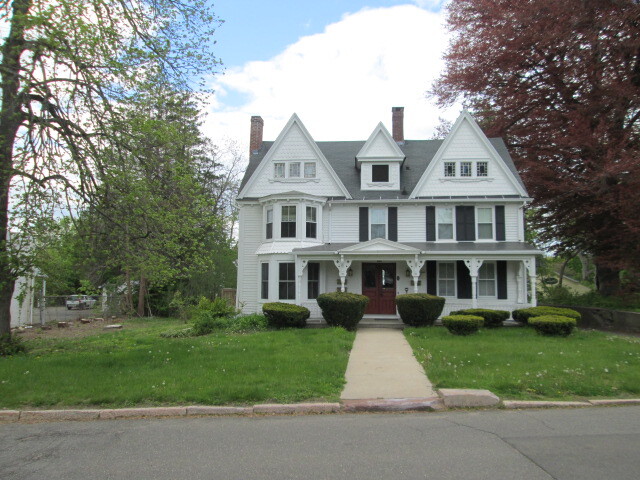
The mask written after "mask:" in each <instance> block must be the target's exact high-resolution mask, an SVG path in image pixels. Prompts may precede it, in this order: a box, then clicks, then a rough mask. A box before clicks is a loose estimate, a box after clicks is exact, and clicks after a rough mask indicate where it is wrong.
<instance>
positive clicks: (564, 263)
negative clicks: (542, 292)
mask: <svg viewBox="0 0 640 480" xmlns="http://www.w3.org/2000/svg"><path fill="white" fill-rule="evenodd" d="M576 255H577V254H575V253H574V254H572V255H570V256H569V257H567V258H566V259H565V261H564V262H562V266H561V267H560V271H559V272H558V286H559V287H561V286H562V281H563V280H564V271H565V270H566V269H567V265H569V262H570V261H571V260H573V257H575V256H576Z"/></svg>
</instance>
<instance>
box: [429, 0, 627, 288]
mask: <svg viewBox="0 0 640 480" xmlns="http://www.w3.org/2000/svg"><path fill="white" fill-rule="evenodd" d="M448 25H449V28H450V29H451V31H452V32H453V34H454V37H453V40H452V43H451V46H450V49H449V51H448V53H447V54H446V57H445V59H446V69H445V72H444V73H443V75H442V76H441V77H440V78H439V79H438V80H437V81H436V83H435V84H434V86H433V88H432V90H431V92H430V93H431V95H433V96H435V97H437V98H438V100H439V103H440V104H441V105H449V104H451V103H453V102H454V101H456V100H457V99H459V98H460V97H464V99H465V102H466V104H467V106H468V107H470V108H471V109H473V110H474V112H475V114H476V115H477V116H478V117H479V119H480V121H481V124H482V126H483V127H484V128H485V130H486V131H487V133H488V134H489V135H490V136H493V135H499V136H503V137H505V139H506V142H507V144H508V145H509V147H510V150H511V152H512V153H513V154H514V160H515V161H516V164H517V165H518V167H519V169H520V171H521V172H522V176H523V179H524V181H525V183H526V184H527V187H528V190H529V192H530V193H531V194H532V195H533V198H534V202H533V205H534V207H535V214H534V222H535V224H536V225H537V226H539V227H541V229H542V240H543V241H545V242H546V243H547V244H551V243H553V244H555V245H556V250H558V251H559V252H560V253H562V252H570V251H579V252H586V253H589V254H591V255H593V258H594V262H595V264H596V267H597V274H596V277H597V284H598V288H599V291H600V292H601V293H603V294H612V293H615V292H616V291H617V290H618V288H619V272H620V270H621V269H628V270H631V271H633V270H635V271H637V270H638V268H639V267H640V215H638V213H637V211H638V207H640V166H639V165H640V164H639V162H638V158H639V156H638V154H639V153H640V152H639V150H640V143H639V141H640V135H639V134H640V129H639V124H638V121H639V119H640V5H639V4H638V1H637V0H581V1H568V2H558V1H556V0H529V1H513V0H453V1H452V2H451V4H450V6H449V16H448ZM558 240H559V241H558Z"/></svg>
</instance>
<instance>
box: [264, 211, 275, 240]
mask: <svg viewBox="0 0 640 480" xmlns="http://www.w3.org/2000/svg"><path fill="white" fill-rule="evenodd" d="M269 213H271V221H269ZM264 216H265V222H264V223H265V232H264V238H265V239H266V240H273V207H267V208H266V209H265V214H264ZM269 227H271V228H269Z"/></svg>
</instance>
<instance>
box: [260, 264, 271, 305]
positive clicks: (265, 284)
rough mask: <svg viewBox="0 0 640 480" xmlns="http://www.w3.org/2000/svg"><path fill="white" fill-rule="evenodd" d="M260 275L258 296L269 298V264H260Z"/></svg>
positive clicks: (264, 298)
mask: <svg viewBox="0 0 640 480" xmlns="http://www.w3.org/2000/svg"><path fill="white" fill-rule="evenodd" d="M261 270H262V272H261V273H262V275H261V278H260V298H261V299H263V300H267V299H268V298H269V264H268V263H262V264H261Z"/></svg>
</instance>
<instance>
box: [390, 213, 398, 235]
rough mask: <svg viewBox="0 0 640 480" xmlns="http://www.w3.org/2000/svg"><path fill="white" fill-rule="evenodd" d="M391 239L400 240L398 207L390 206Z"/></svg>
mask: <svg viewBox="0 0 640 480" xmlns="http://www.w3.org/2000/svg"><path fill="white" fill-rule="evenodd" d="M388 215H389V240H391V241H393V242H397V241H398V207H389V210H388Z"/></svg>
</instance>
